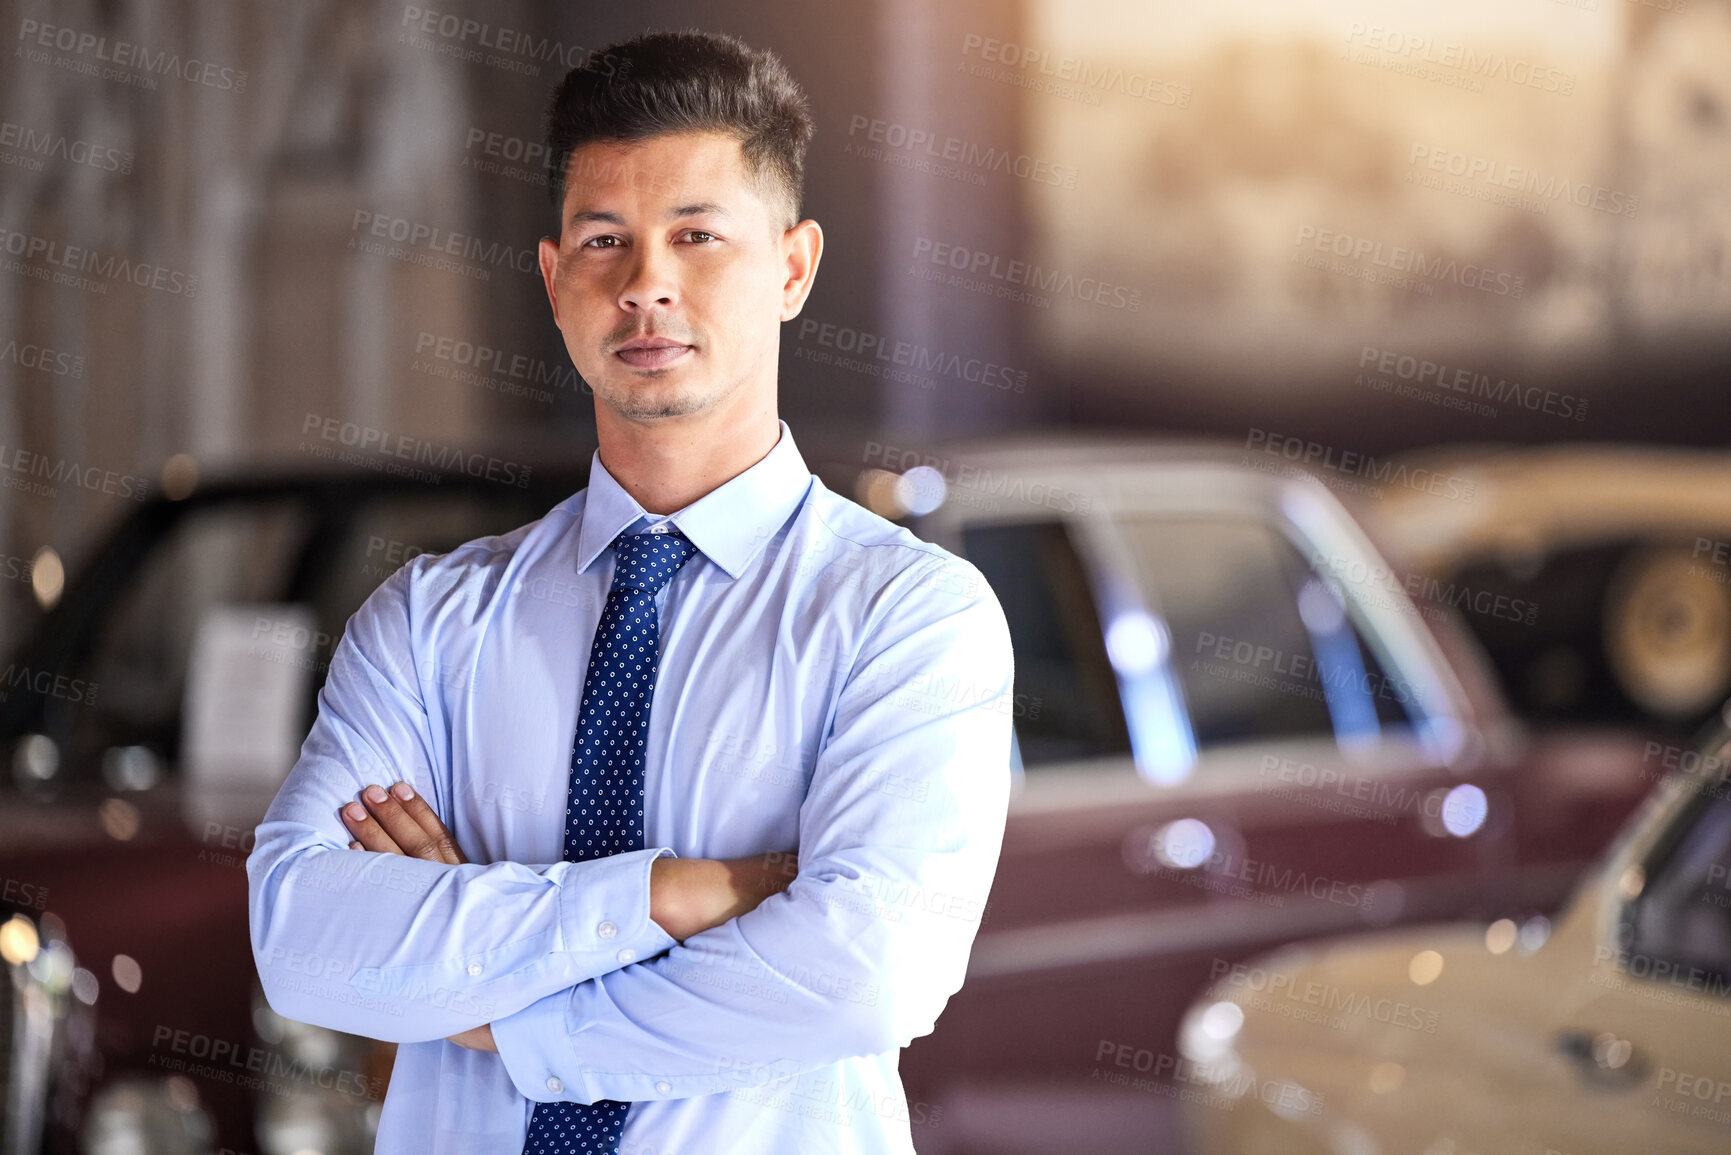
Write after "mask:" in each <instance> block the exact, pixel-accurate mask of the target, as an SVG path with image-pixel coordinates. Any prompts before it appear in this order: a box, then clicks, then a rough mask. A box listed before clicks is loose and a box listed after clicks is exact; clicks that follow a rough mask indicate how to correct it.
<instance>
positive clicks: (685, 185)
mask: <svg viewBox="0 0 1731 1155" xmlns="http://www.w3.org/2000/svg"><path fill="white" fill-rule="evenodd" d="M779 211H780V210H779V208H778V207H777V206H776V205H773V204H771V203H766V202H765V200H764V199H763V197H762V195H761V194H760V193H759V191H758V189H757V187H756V186H755V185H754V184H753V182H752V180H751V178H750V176H749V174H748V173H747V171H746V168H745V162H744V156H743V154H742V152H741V150H740V146H739V143H738V141H736V140H734V139H733V138H732V137H729V136H725V135H722V134H720V133H709V132H703V133H681V134H670V135H663V136H656V137H651V138H650V139H648V140H644V141H639V142H635V143H618V142H608V141H602V142H596V143H592V144H588V145H584V146H583V147H581V148H579V149H577V150H576V151H575V152H574V153H573V154H572V156H571V161H570V164H569V166H568V169H567V184H566V192H565V203H564V208H563V214H562V217H561V230H562V231H561V235H560V237H559V241H558V243H557V244H554V242H553V241H552V240H550V239H549V240H543V241H542V242H541V271H542V275H543V277H544V278H545V280H546V283H547V295H548V297H549V298H550V299H551V300H552V303H553V316H554V321H555V322H556V323H557V324H558V326H559V329H560V331H561V332H562V333H564V335H565V347H566V349H568V350H569V351H570V354H571V361H572V363H573V364H574V365H576V367H577V371H578V372H579V373H581V374H582V375H583V379H584V380H585V381H587V382H588V383H589V385H590V387H591V388H593V389H594V390H595V396H596V399H597V402H598V404H599V405H604V406H606V407H607V408H609V409H611V410H612V411H613V412H614V413H615V414H617V415H618V416H619V417H622V418H624V419H625V420H627V421H633V422H645V421H655V420H657V419H660V418H669V417H681V416H686V415H691V414H700V413H704V412H705V411H710V410H714V409H716V408H717V407H718V406H729V405H735V404H750V403H753V402H754V401H756V402H761V401H762V400H764V399H765V398H767V399H768V400H769V401H770V403H771V404H773V398H774V391H775V380H776V362H777V352H778V349H779V340H780V325H781V322H782V321H783V320H786V319H789V318H791V317H793V316H796V315H797V314H798V312H799V308H800V306H801V304H803V303H804V300H805V297H806V294H807V293H808V292H809V290H810V285H811V274H813V273H815V272H816V265H817V260H816V257H817V253H816V251H815V248H814V247H813V241H812V239H811V237H810V236H809V235H808V233H816V230H817V226H816V224H815V223H813V222H804V223H802V224H801V225H799V226H796V227H795V228H793V229H785V230H784V229H783V228H782V226H781V222H780V220H779V219H778V216H777V214H778V213H779ZM818 235H819V236H821V234H818ZM807 249H809V250H810V251H809V252H806V253H805V254H804V256H803V258H802V250H807ZM602 417H603V415H602V414H601V413H600V412H598V413H597V418H598V419H601V418H602Z"/></svg>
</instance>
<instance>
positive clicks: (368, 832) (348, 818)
mask: <svg viewBox="0 0 1731 1155" xmlns="http://www.w3.org/2000/svg"><path fill="white" fill-rule="evenodd" d="M339 813H341V815H342V819H343V825H344V826H346V827H348V828H349V833H350V834H352V835H354V836H355V839H356V840H357V841H359V842H360V846H359V847H357V849H359V850H372V851H376V852H377V853H379V854H401V853H402V852H403V851H402V848H401V847H400V846H398V845H397V843H396V840H395V839H393V838H392V837H391V836H390V835H389V834H386V833H385V831H384V828H383V827H382V826H380V825H379V824H378V823H377V822H375V821H373V816H372V815H371V814H368V813H367V809H366V807H364V806H362V805H361V804H360V803H358V802H351V803H349V804H348V805H347V806H344V807H343V808H342V810H341V811H340V812H339Z"/></svg>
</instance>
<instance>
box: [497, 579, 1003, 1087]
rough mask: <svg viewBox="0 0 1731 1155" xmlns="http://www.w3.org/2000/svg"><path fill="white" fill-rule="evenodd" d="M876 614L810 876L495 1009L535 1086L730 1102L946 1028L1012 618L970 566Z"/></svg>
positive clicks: (966, 935) (822, 759)
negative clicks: (513, 1006) (727, 915)
mask: <svg viewBox="0 0 1731 1155" xmlns="http://www.w3.org/2000/svg"><path fill="white" fill-rule="evenodd" d="M910 587H911V588H910ZM886 602H888V603H890V604H887V605H886V604H885V603H886ZM874 612H875V613H876V614H877V616H878V621H877V623H876V624H875V625H874V626H873V627H872V628H871V629H870V630H869V631H868V633H867V639H868V640H867V642H866V645H865V646H864V647H863V648H862V650H861V653H860V657H859V659H858V660H857V661H856V662H855V663H854V666H853V668H852V670H851V671H850V672H849V675H848V678H847V679H846V681H845V683H844V684H843V687H842V689H841V691H840V693H839V696H838V699H837V702H836V705H835V710H834V714H833V720H832V723H831V725H830V728H829V734H828V739H827V741H826V742H825V743H824V744H823V746H822V748H821V750H820V752H819V754H818V757H817V760H816V765H815V767H814V770H813V774H812V779H811V784H810V787H809V789H808V792H807V796H806V799H805V802H804V804H803V806H802V808H801V811H800V829H799V839H800V848H799V866H798V875H797V877H796V878H795V879H794V880H793V881H792V883H791V884H790V885H789V887H788V889H787V890H786V892H785V893H781V894H775V895H771V896H770V897H769V898H767V899H765V900H764V901H763V902H762V903H760V904H759V905H758V907H757V908H756V909H755V910H752V911H750V912H748V913H746V914H744V915H741V916H740V917H739V918H737V919H734V920H732V921H730V922H727V923H724V924H723V925H721V926H719V927H715V928H713V929H711V930H707V931H704V932H703V933H701V934H698V935H694V936H692V937H691V938H689V939H687V940H686V941H685V943H684V944H683V945H681V946H677V947H675V948H674V949H673V950H672V951H670V952H669V953H668V954H667V955H665V956H663V957H661V958H657V959H653V960H650V961H648V962H643V963H639V964H637V965H634V966H629V967H625V968H623V969H621V970H617V971H614V972H613V973H611V974H608V975H604V976H602V977H599V978H597V979H595V980H593V981H589V982H584V983H581V984H579V985H577V986H575V987H574V988H573V989H571V990H568V991H561V992H558V993H556V994H551V995H549V996H547V997H545V998H543V999H540V1000H539V1001H537V1002H536V1003H534V1004H533V1005H531V1006H529V1007H528V1008H526V1009H524V1010H522V1011H519V1012H518V1013H516V1014H513V1015H508V1016H505V1017H504V1018H501V1019H499V1020H497V1021H495V1022H494V1023H493V1039H494V1042H495V1044H496V1045H497V1047H498V1050H499V1055H500V1057H501V1059H502V1060H503V1061H504V1063H505V1067H506V1070H507V1072H508V1073H509V1074H510V1076H511V1080H512V1082H513V1083H514V1084H515V1085H516V1087H517V1089H518V1090H519V1091H520V1092H521V1093H522V1094H523V1095H524V1096H525V1097H527V1098H529V1099H533V1100H537V1101H551V1100H567V1101H575V1102H581V1103H590V1102H594V1101H596V1100H598V1099H620V1100H628V1101H638V1100H646V1099H672V1098H687V1097H691V1096H697V1095H707V1094H714V1093H718V1092H723V1091H730V1090H735V1089H738V1088H739V1087H741V1086H745V1085H750V1084H754V1083H760V1082H765V1081H769V1080H771V1079H776V1078H781V1077H784V1076H786V1075H790V1074H796V1073H798V1072H801V1071H806V1070H811V1069H814V1068H817V1067H820V1066H824V1065H828V1064H832V1063H835V1062H838V1061H840V1060H842V1059H845V1058H850V1057H854V1056H865V1055H875V1054H881V1053H883V1052H886V1051H890V1050H893V1049H896V1048H899V1047H902V1046H905V1045H906V1044H907V1043H909V1042H911V1041H912V1040H913V1039H914V1038H916V1037H917V1036H919V1035H923V1034H926V1033H927V1032H929V1031H930V1030H931V1029H932V1026H933V1025H934V1023H935V1021H936V1019H937V1016H938V1014H939V1012H940V1011H942V1010H943V1007H944V1004H945V1003H946V1002H947V1001H948V999H949V997H950V995H951V994H953V993H954V992H955V991H956V990H957V989H958V988H959V987H960V986H961V984H962V978H963V975H964V973H965V971H966V969H967V960H968V952H969V950H970V949H971V947H972V944H973V939H974V934H975V931H976V930H977V929H978V927H979V923H980V919H981V916H982V914H983V912H984V907H985V902H986V896H987V892H988V891H989V889H990V887H991V881H992V875H993V873H994V872H995V870H996V868H997V860H998V853H999V850H1000V847H1001V845H1002V841H1003V832H1004V821H1005V813H1006V810H1007V808H1008V804H1009V790H1010V724H1011V707H1012V703H1013V700H1014V699H1013V695H1012V678H1013V672H1014V671H1013V665H1012V657H1011V650H1010V637H1009V629H1008V627H1007V625H1006V624H1005V621H1004V615H1003V611H1002V610H1001V609H1000V608H999V606H998V602H997V599H996V598H995V597H993V596H992V594H991V591H990V588H989V587H987V586H986V584H985V581H984V579H983V578H982V577H981V576H980V574H979V571H978V570H977V569H976V568H975V567H973V566H972V565H971V564H970V563H968V562H966V561H963V560H962V559H959V558H954V557H946V558H943V559H939V561H938V564H937V565H936V566H927V567H922V570H921V572H919V573H917V574H915V575H911V578H910V580H909V581H908V582H907V583H906V584H904V585H903V587H902V588H901V589H900V590H896V591H886V593H885V594H880V596H879V601H878V606H877V608H876V610H875V611H874Z"/></svg>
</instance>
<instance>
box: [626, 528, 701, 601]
mask: <svg viewBox="0 0 1731 1155" xmlns="http://www.w3.org/2000/svg"><path fill="white" fill-rule="evenodd" d="M696 552H697V547H696V546H694V545H692V544H691V542H690V541H688V540H686V538H685V537H683V536H682V535H681V534H680V532H679V531H678V530H676V529H672V530H669V531H668V532H666V533H630V534H627V533H622V534H620V535H619V536H618V537H616V538H614V539H613V588H614V589H632V590H642V591H643V592H645V593H649V594H654V593H658V592H659V591H660V589H661V587H662V586H664V585H666V584H667V583H668V582H669V581H671V580H673V575H674V574H675V573H677V572H678V571H679V567H680V566H682V565H684V564H685V563H686V562H688V561H690V560H691V558H692V555H694V554H695V553H696Z"/></svg>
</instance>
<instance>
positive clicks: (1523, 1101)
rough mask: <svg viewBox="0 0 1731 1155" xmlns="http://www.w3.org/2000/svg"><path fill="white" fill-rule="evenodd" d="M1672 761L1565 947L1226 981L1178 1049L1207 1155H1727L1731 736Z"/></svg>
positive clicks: (1327, 961) (1565, 920)
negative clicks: (1730, 773) (1686, 1154)
mask: <svg viewBox="0 0 1731 1155" xmlns="http://www.w3.org/2000/svg"><path fill="white" fill-rule="evenodd" d="M1726 714H1727V716H1728V717H1731V705H1728V707H1727V710H1726ZM1666 760H1667V761H1668V762H1669V763H1670V764H1671V765H1672V766H1673V769H1674V773H1673V774H1672V775H1671V776H1670V777H1668V778H1667V779H1666V780H1665V781H1664V782H1663V783H1662V784H1661V785H1660V786H1659V788H1658V789H1657V790H1656V791H1655V792H1654V794H1653V795H1652V796H1651V797H1649V799H1648V800H1647V801H1646V803H1645V804H1644V806H1643V808H1642V809H1641V811H1640V812H1639V813H1638V814H1637V815H1636V816H1635V817H1634V818H1633V819H1631V821H1630V823H1629V825H1628V826H1627V828H1626V829H1625V830H1624V832H1623V834H1622V835H1621V836H1620V837H1619V839H1618V841H1617V842H1616V844H1615V845H1614V846H1613V848H1612V849H1611V850H1610V851H1609V852H1608V854H1607V855H1606V857H1605V859H1604V861H1603V863H1602V865H1601V867H1600V868H1599V869H1598V870H1597V871H1596V872H1595V873H1594V874H1593V875H1591V876H1590V877H1589V879H1588V881H1587V882H1586V883H1585V884H1584V885H1583V887H1582V889H1581V890H1580V891H1579V892H1578V894H1577V895H1576V897H1575V898H1574V900H1573V901H1572V902H1571V904H1570V905H1569V906H1568V907H1567V908H1566V910H1565V911H1564V912H1563V913H1562V914H1561V915H1560V916H1559V919H1558V922H1557V923H1556V926H1555V928H1554V929H1553V928H1552V927H1551V926H1550V925H1549V924H1548V923H1547V922H1546V921H1545V920H1544V919H1542V918H1534V919H1531V920H1528V921H1527V922H1525V923H1524V924H1521V925H1517V924H1516V923H1515V922H1514V921H1511V920H1499V921H1497V922H1494V923H1491V924H1490V925H1489V926H1485V925H1482V924H1477V925H1457V926H1449V927H1442V928H1416V929H1408V930H1402V931H1399V932H1395V933H1387V934H1380V935H1368V936H1361V937H1356V938H1352V939H1344V940H1337V942H1336V944H1335V945H1328V946H1306V947H1301V948H1293V949H1289V950H1286V951H1283V952H1279V953H1276V954H1273V955H1270V956H1265V957H1264V958H1262V959H1257V960H1252V961H1251V962H1249V963H1245V964H1242V965H1235V966H1228V965H1224V964H1222V965H1221V966H1219V967H1217V971H1218V973H1217V978H1216V982H1215V984H1214V986H1213V987H1212V988H1211V989H1210V990H1209V991H1208V992H1207V993H1206V994H1205V995H1204V996H1203V997H1202V998H1201V999H1200V1000H1199V1001H1198V1002H1196V1003H1195V1004H1193V1005H1192V1007H1191V1008H1190V1010H1189V1012H1188V1013H1187V1015H1186V1018H1185V1023H1184V1027H1183V1030H1182V1041H1181V1050H1182V1052H1183V1054H1184V1056H1185V1063H1186V1064H1187V1065H1188V1069H1186V1070H1183V1071H1181V1072H1180V1074H1179V1078H1180V1080H1181V1082H1182V1083H1183V1084H1184V1086H1185V1087H1186V1089H1187V1090H1188V1091H1190V1092H1193V1094H1191V1095H1189V1096H1187V1097H1186V1120H1187V1124H1188V1127H1189V1129H1190V1131H1191V1133H1192V1134H1193V1136H1194V1138H1195V1148H1194V1149H1195V1150H1197V1151H1200V1152H1207V1153H1211V1155H1275V1153H1279V1155H1322V1153H1329V1155H1383V1153H1388V1155H1393V1153H1396V1152H1398V1153H1400V1155H1418V1153H1424V1155H1491V1153H1497V1155H1511V1153H1531V1155H1628V1153H1630V1152H1641V1153H1668V1152H1679V1153H1681V1152H1689V1153H1695V1152H1702V1153H1705V1152H1722V1151H1726V1150H1731V779H1728V776H1727V769H1728V767H1731V725H1728V724H1727V722H1725V721H1721V722H1720V724H1719V725H1718V726H1717V727H1716V729H1715V731H1714V732H1713V734H1712V736H1711V738H1710V739H1709V740H1708V741H1707V742H1706V743H1704V744H1703V745H1701V746H1700V747H1699V748H1695V749H1689V748H1670V749H1668V750H1667V751H1666ZM1134 1062H1135V1056H1134V1055H1131V1056H1129V1065H1130V1067H1132V1068H1133V1067H1134ZM1130 1073H1132V1074H1133V1072H1130Z"/></svg>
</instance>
